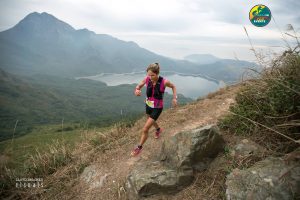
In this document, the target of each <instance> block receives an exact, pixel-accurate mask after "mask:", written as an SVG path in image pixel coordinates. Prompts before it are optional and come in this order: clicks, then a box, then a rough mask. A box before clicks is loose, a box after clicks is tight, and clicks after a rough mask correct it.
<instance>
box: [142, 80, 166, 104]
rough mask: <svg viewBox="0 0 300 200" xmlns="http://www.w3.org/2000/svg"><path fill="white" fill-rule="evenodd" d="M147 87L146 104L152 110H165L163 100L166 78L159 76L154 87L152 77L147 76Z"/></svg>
mask: <svg viewBox="0 0 300 200" xmlns="http://www.w3.org/2000/svg"><path fill="white" fill-rule="evenodd" d="M146 86H147V90H146V96H147V99H146V104H147V105H148V106H149V107H152V108H163V106H164V102H163V98H164V93H165V84H164V78H163V77H161V76H159V78H158V81H157V83H156V85H155V86H154V87H153V84H152V81H151V80H150V77H149V76H147V78H146Z"/></svg>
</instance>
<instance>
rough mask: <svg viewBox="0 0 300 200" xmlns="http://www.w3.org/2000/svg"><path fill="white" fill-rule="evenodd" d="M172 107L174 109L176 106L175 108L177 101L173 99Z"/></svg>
mask: <svg viewBox="0 0 300 200" xmlns="http://www.w3.org/2000/svg"><path fill="white" fill-rule="evenodd" d="M172 105H173V107H176V106H177V99H173V100H172Z"/></svg>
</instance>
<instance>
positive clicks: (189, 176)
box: [126, 125, 225, 199]
mask: <svg viewBox="0 0 300 200" xmlns="http://www.w3.org/2000/svg"><path fill="white" fill-rule="evenodd" d="M224 144H225V142H224V140H223V138H222V137H221V135H220V134H219V131H218V129H217V127H216V126H214V125H209V126H205V127H202V128H197V129H195V130H192V131H185V132H180V133H178V134H176V135H175V136H173V137H171V138H169V139H168V140H166V141H165V142H164V143H163V145H162V148H161V153H160V156H159V158H158V159H157V160H155V161H153V160H152V161H148V162H145V163H141V164H138V165H136V166H135V168H134V169H133V170H132V171H131V172H130V174H129V175H128V177H127V182H126V187H127V191H128V195H129V198H130V199H138V198H139V197H142V196H149V195H153V194H160V193H164V194H166V193H167V194H172V193H176V192H178V191H180V190H181V189H183V188H184V187H186V186H188V185H189V184H191V183H192V181H193V179H194V176H193V172H194V170H203V169H206V168H207V167H208V165H209V163H210V162H211V161H212V159H213V158H214V157H216V156H217V154H218V153H219V152H220V151H222V150H223V148H224Z"/></svg>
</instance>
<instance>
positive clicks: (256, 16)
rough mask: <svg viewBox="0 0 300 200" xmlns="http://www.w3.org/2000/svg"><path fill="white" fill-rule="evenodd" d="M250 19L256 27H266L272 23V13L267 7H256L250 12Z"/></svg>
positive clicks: (260, 5)
mask: <svg viewBox="0 0 300 200" xmlns="http://www.w3.org/2000/svg"><path fill="white" fill-rule="evenodd" d="M249 19H250V21H251V23H252V24H253V25H254V26H258V27H263V26H266V25H267V24H268V23H269V22H270V21H271V11H270V9H269V8H268V7H267V6H265V5H262V4H259V5H256V6H254V7H253V8H251V10H250V12H249Z"/></svg>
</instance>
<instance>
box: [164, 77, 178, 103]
mask: <svg viewBox="0 0 300 200" xmlns="http://www.w3.org/2000/svg"><path fill="white" fill-rule="evenodd" d="M165 86H166V87H169V88H171V89H172V91H173V100H172V104H173V106H177V90H176V86H175V85H174V84H173V83H171V82H170V81H169V80H166V82H165Z"/></svg>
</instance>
